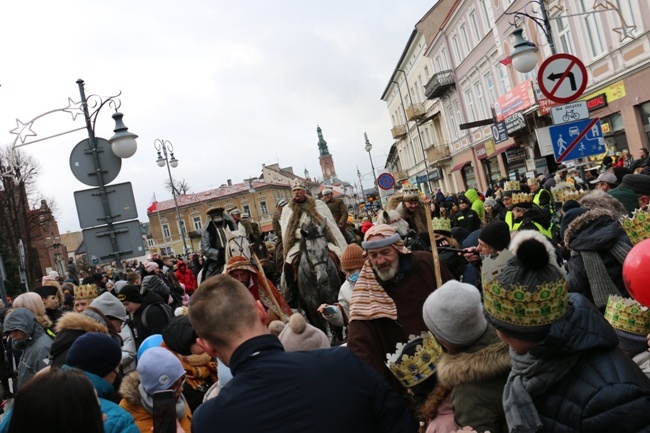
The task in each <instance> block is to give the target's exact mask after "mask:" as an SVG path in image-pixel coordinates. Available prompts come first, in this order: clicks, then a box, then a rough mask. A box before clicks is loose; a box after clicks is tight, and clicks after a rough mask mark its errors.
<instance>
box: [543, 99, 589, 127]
mask: <svg viewBox="0 0 650 433" xmlns="http://www.w3.org/2000/svg"><path fill="white" fill-rule="evenodd" d="M551 118H552V119H553V124H554V125H561V124H563V123H569V122H575V121H577V120H584V119H588V118H589V108H587V101H578V102H572V103H570V104H565V105H556V106H555V107H551Z"/></svg>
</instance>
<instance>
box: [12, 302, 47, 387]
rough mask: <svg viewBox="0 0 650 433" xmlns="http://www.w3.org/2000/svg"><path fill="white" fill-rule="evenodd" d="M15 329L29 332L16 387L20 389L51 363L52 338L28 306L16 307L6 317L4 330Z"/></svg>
mask: <svg viewBox="0 0 650 433" xmlns="http://www.w3.org/2000/svg"><path fill="white" fill-rule="evenodd" d="M13 330H21V331H23V332H24V333H25V334H27V339H26V340H25V342H24V344H25V347H24V349H23V355H22V356H21V357H20V364H19V366H18V376H17V378H16V381H17V384H16V388H17V389H20V387H21V386H22V385H23V384H24V383H25V382H27V381H28V380H29V379H30V378H31V377H32V376H34V375H35V374H36V373H37V372H38V371H39V370H41V369H43V368H45V367H47V366H48V365H49V363H50V360H49V355H50V347H51V346H52V339H51V338H50V337H48V336H47V334H46V333H45V331H44V330H43V327H42V326H41V325H39V324H38V322H37V320H36V316H34V313H32V312H31V311H30V310H28V309H26V308H16V309H15V310H13V311H12V312H11V313H9V315H8V316H7V318H6V319H5V322H4V332H9V331H13Z"/></svg>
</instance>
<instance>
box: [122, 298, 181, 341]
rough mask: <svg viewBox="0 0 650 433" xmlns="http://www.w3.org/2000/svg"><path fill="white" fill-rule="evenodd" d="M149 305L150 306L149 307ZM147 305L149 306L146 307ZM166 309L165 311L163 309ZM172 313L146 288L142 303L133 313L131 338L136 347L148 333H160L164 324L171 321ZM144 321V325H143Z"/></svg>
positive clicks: (168, 307)
mask: <svg viewBox="0 0 650 433" xmlns="http://www.w3.org/2000/svg"><path fill="white" fill-rule="evenodd" d="M149 306H151V307H149ZM147 307H149V308H147ZM165 309H167V311H165ZM145 310H146V311H147V316H146V320H145V319H144V318H143V315H144V311H145ZM172 317H173V313H172V311H171V307H170V306H169V305H167V304H166V303H165V302H164V301H163V299H162V298H161V297H160V296H159V295H157V294H156V293H154V292H152V291H149V290H147V291H146V292H144V294H143V295H142V303H141V304H140V307H139V308H138V309H137V310H136V312H135V313H134V314H133V327H132V328H131V329H132V330H133V338H135V345H136V347H138V348H139V347H140V344H142V342H143V341H144V340H145V339H146V338H147V337H148V336H150V335H153V334H161V333H162V330H163V329H165V326H167V324H168V323H169V322H170V321H171V319H172ZM145 321H146V325H147V326H145Z"/></svg>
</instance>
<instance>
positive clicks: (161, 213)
mask: <svg viewBox="0 0 650 433" xmlns="http://www.w3.org/2000/svg"><path fill="white" fill-rule="evenodd" d="M290 197H291V187H290V186H289V184H288V183H286V184H284V183H267V182H262V181H258V180H252V181H251V182H250V183H249V182H241V183H236V184H233V183H232V182H231V181H230V180H228V184H226V185H222V186H220V187H219V188H217V189H213V190H210V191H204V192H199V193H195V194H184V195H179V196H178V197H177V201H178V209H179V212H180V217H181V223H180V224H183V225H184V227H185V241H186V244H187V248H188V249H189V250H190V251H199V250H200V248H201V233H202V231H203V230H202V229H203V225H204V224H205V222H206V220H207V215H206V212H207V210H208V209H209V208H211V207H219V206H220V207H223V208H224V209H226V210H229V209H232V208H239V209H240V210H241V211H242V213H248V214H249V215H250V219H251V220H252V221H255V222H257V223H258V224H259V225H260V229H261V230H262V232H268V231H271V230H272V226H271V221H272V218H273V213H274V212H275V210H276V204H277V203H278V201H280V200H281V199H286V200H288V199H290ZM148 216H149V229H150V231H151V237H152V240H153V242H150V243H149V246H150V249H151V250H155V251H159V252H161V253H162V254H182V253H183V240H182V238H181V230H180V224H179V222H178V219H177V216H176V207H175V206H174V200H173V199H169V200H165V201H160V202H157V203H156V210H154V211H153V212H151V213H148Z"/></svg>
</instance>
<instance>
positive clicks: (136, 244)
mask: <svg viewBox="0 0 650 433" xmlns="http://www.w3.org/2000/svg"><path fill="white" fill-rule="evenodd" d="M82 233H83V237H84V243H85V244H86V254H87V255H88V257H91V260H92V261H93V264H100V263H110V262H112V261H115V257H116V254H117V253H119V256H120V260H127V259H132V258H135V257H140V256H143V255H144V253H145V251H144V244H143V243H142V233H141V232H140V221H138V220H133V221H127V222H124V223H118V224H113V233H110V232H109V231H108V226H102V227H95V228H92V229H85V230H83V231H82ZM111 235H114V236H115V238H116V243H117V248H118V250H119V251H114V250H113V246H112V244H111ZM95 261H96V262H95Z"/></svg>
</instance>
